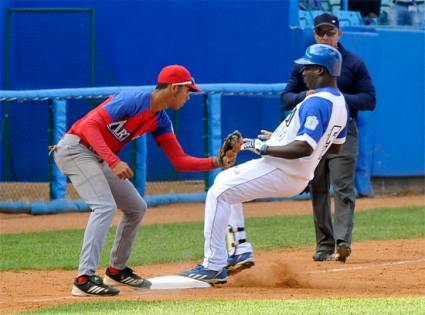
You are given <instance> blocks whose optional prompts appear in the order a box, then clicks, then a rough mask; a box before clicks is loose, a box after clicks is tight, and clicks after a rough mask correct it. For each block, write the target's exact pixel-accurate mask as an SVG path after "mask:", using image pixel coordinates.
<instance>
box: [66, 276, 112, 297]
mask: <svg viewBox="0 0 425 315" xmlns="http://www.w3.org/2000/svg"><path fill="white" fill-rule="evenodd" d="M118 293H120V291H119V290H118V289H115V288H113V287H110V286H108V285H105V284H104V283H103V281H102V278H101V277H99V276H96V275H93V276H80V277H77V278H75V280H74V285H73V287H72V295H75V296H91V295H93V296H112V295H117V294H118Z"/></svg>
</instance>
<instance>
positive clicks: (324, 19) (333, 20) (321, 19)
mask: <svg viewBox="0 0 425 315" xmlns="http://www.w3.org/2000/svg"><path fill="white" fill-rule="evenodd" d="M321 25H331V26H334V27H336V28H338V29H339V20H338V18H337V17H336V16H335V15H332V14H329V13H323V14H321V15H318V16H316V17H315V18H314V28H317V27H319V26H321Z"/></svg>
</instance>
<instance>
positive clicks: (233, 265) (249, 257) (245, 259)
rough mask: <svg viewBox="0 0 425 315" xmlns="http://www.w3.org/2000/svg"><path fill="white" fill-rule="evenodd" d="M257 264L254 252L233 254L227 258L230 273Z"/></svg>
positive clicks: (227, 267)
mask: <svg viewBox="0 0 425 315" xmlns="http://www.w3.org/2000/svg"><path fill="white" fill-rule="evenodd" d="M254 265H255V259H254V256H253V254H252V252H247V253H243V254H240V255H232V256H230V257H229V258H228V259H227V266H226V269H227V271H228V272H229V273H232V274H235V273H239V272H241V271H242V270H244V269H248V268H251V267H252V266H254Z"/></svg>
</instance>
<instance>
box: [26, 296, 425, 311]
mask: <svg viewBox="0 0 425 315" xmlns="http://www.w3.org/2000/svg"><path fill="white" fill-rule="evenodd" d="M424 311H425V299H424V298H368V299H350V298H332V299H330V298H329V299H305V300H250V301H177V302H159V301H153V302H145V301H119V302H118V301H117V302H109V301H102V302H93V303H75V304H69V305H63V306H59V307H54V308H45V309H41V310H39V311H35V312H26V313H21V314H152V315H157V314H170V315H171V314H172V315H174V314H187V315H189V314H194V315H198V314H220V315H225V314H229V315H238V314H242V315H249V314H262V315H263V314H264V315H266V314H271V315H275V314H288V315H291V314H294V315H295V314H296V315H298V314H324V315H333V314H335V315H340V314H364V315H367V314H371V315H372V314H373V315H376V314H387V315H392V314H394V315H395V314H403V315H409V314H423V313H424Z"/></svg>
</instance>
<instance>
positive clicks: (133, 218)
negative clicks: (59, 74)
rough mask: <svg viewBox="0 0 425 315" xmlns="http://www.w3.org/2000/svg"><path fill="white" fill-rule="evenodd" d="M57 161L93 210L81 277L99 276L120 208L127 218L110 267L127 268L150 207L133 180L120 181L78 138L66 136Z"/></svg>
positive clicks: (89, 221) (82, 250)
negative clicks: (108, 239) (105, 248)
mask: <svg viewBox="0 0 425 315" xmlns="http://www.w3.org/2000/svg"><path fill="white" fill-rule="evenodd" d="M55 161H56V164H57V166H58V168H59V169H60V170H61V171H62V173H63V174H64V175H66V176H68V177H69V179H70V180H71V182H72V184H73V185H74V187H75V190H76V191H77V192H78V194H79V195H80V197H81V198H82V199H83V200H84V201H85V202H86V203H87V204H88V205H89V206H90V209H91V210H92V213H91V214H90V218H89V220H88V223H87V227H86V230H85V232H84V241H83V246H82V249H81V254H80V263H79V267H78V275H93V274H95V273H96V271H97V268H98V265H99V260H100V256H101V252H102V248H103V244H104V241H105V238H106V235H107V233H108V230H109V227H110V225H111V223H112V219H113V218H114V216H115V213H116V210H117V208H119V209H121V210H122V211H123V217H122V219H121V221H120V223H119V224H118V227H117V231H116V236H115V240H114V244H113V247H112V251H111V256H110V265H111V266H112V267H114V268H117V269H124V268H125V267H127V261H128V258H129V256H130V253H131V248H132V245H133V242H134V240H135V238H136V234H137V231H138V229H139V225H140V222H141V221H142V219H143V216H144V214H145V211H146V208H147V205H146V202H145V201H144V200H143V198H142V197H141V196H140V194H139V193H138V192H137V190H136V188H135V187H134V186H133V184H132V183H131V182H130V181H129V180H122V179H119V178H118V177H117V176H116V175H115V174H114V173H113V172H112V171H111V169H110V168H109V166H108V165H107V164H106V163H105V162H103V161H102V160H101V159H100V157H99V156H98V155H97V154H95V153H94V152H93V151H91V150H89V149H88V148H87V147H85V146H84V145H82V144H80V138H79V137H78V136H76V135H70V134H66V135H65V136H64V137H63V138H62V140H61V141H60V142H59V143H58V147H57V151H56V153H55Z"/></svg>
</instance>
